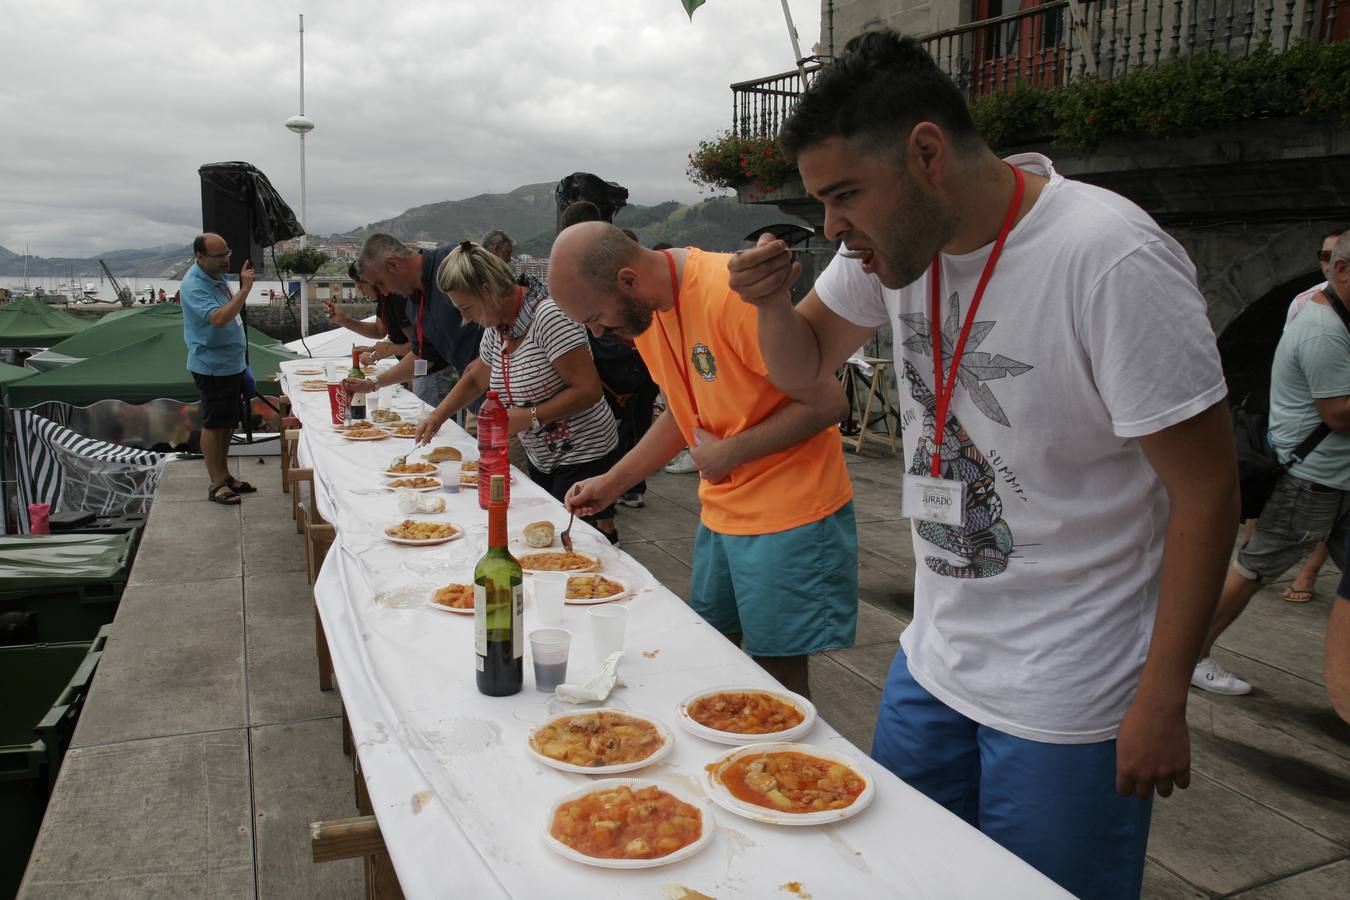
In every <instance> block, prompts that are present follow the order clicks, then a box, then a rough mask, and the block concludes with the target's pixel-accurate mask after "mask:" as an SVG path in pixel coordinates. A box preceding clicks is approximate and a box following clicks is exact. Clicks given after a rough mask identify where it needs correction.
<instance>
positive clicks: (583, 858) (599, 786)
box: [543, 778, 717, 869]
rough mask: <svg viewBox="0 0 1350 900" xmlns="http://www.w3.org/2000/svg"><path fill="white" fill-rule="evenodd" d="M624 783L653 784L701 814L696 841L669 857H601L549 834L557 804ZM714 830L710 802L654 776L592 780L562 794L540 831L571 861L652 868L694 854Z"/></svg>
mask: <svg viewBox="0 0 1350 900" xmlns="http://www.w3.org/2000/svg"><path fill="white" fill-rule="evenodd" d="M623 785H628V786H629V787H630V788H633V789H635V790H636V789H639V788H644V787H648V786H655V787H658V788H660V789H661V790H663V791H665V792H666V793H667V794H670V795H672V796H674V797H675V798H677V799H679V800H681V801H683V802H685V803H688V804H689V805H690V806H692V807H694V808H695V809H697V810H698V811H699V814H700V815H701V816H702V817H703V828H702V831H700V832H699V836H698V840H696V841H694V842H693V843H692V844H690V845H689V846H687V847H681V848H680V849H679V850H676V851H675V852H674V853H671V854H670V855H669V856H659V857H657V858H656V859H600V858H598V857H595V856H587V855H586V854H584V853H580V852H578V851H576V850H573V849H572V848H571V847H569V846H567V845H566V844H564V843H563V842H562V841H560V840H558V839H557V838H555V837H554V836H553V835H551V834H550V833H549V831H550V830H551V829H552V827H553V815H554V813H556V812H557V810H558V807H560V806H562V805H563V804H564V803H566V802H568V801H569V800H576V799H578V798H580V797H584V796H586V795H587V794H589V793H591V792H592V791H603V790H607V789H612V788H617V787H621V786H623ZM716 830H717V821H716V819H715V818H714V817H713V811H712V806H711V805H709V803H708V801H707V800H704V799H702V798H700V797H695V796H693V795H692V794H690V793H688V792H686V791H684V790H682V789H680V788H678V787H675V786H674V785H672V784H666V783H665V782H663V781H657V780H656V779H654V778H645V779H644V778H606V779H603V780H601V781H592V782H591V783H590V784H588V785H586V786H585V787H582V788H578V789H577V790H575V791H571V792H569V793H567V794H564V795H563V796H561V797H559V798H558V799H557V800H556V801H554V802H553V803H551V804H550V805H549V808H548V815H547V816H546V817H545V818H544V828H543V834H544V843H546V844H547V845H548V847H549V849H550V850H552V851H553V852H554V853H557V854H559V855H560V856H565V857H566V858H568V859H570V860H572V861H573V862H579V863H582V864H583V865H587V866H597V867H599V868H602V869H652V868H656V867H657V866H668V865H670V864H671V863H677V862H680V861H681V860H685V859H688V858H689V857H691V856H693V855H694V854H695V853H697V852H698V851H700V850H702V849H703V848H704V847H706V846H707V845H708V844H709V843H710V842H711V841H712V838H713V832H715V831H716Z"/></svg>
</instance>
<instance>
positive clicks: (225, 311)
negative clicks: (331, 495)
mask: <svg viewBox="0 0 1350 900" xmlns="http://www.w3.org/2000/svg"><path fill="white" fill-rule="evenodd" d="M192 252H193V255H194V256H195V257H196V261H195V262H194V263H193V264H192V266H191V268H189V269H188V270H187V274H185V275H184V276H183V281H182V286H181V288H180V291H181V293H182V305H183V341H184V343H186V344H187V348H188V355H187V367H188V371H189V372H191V373H192V380H193V381H195V382H196V383H197V389H198V390H199V391H201V397H202V399H201V415H202V438H201V444H202V455H203V456H204V457H206V471H207V474H208V475H209V476H210V478H211V487H210V489H208V490H207V493H206V498H207V499H208V500H210V501H211V502H212V503H221V504H224V505H226V506H237V505H238V504H239V495H240V494H251V493H253V491H254V490H256V488H254V487H253V485H251V484H249V483H248V482H247V481H240V480H239V479H238V478H235V477H234V476H233V475H231V474H230V470H229V454H230V435H231V434H233V433H234V429H235V426H237V425H238V424H239V412H240V409H241V408H242V406H243V376H244V368H245V366H246V362H245V357H244V323H243V322H242V321H240V319H239V313H240V312H241V311H242V310H243V308H244V302H245V301H246V300H247V299H248V294H249V291H251V290H253V266H252V264H251V263H248V262H245V263H244V268H243V270H242V271H240V273H239V290H238V291H237V292H236V291H232V290H231V289H230V282H229V281H228V279H227V278H226V277H225V273H226V272H228V271H229V270H230V247H229V245H228V244H226V243H225V239H224V238H222V237H221V236H220V235H218V234H210V233H207V234H203V235H199V236H198V237H197V238H196V239H195V240H193V242H192ZM161 293H162V292H161Z"/></svg>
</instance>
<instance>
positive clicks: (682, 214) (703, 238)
mask: <svg viewBox="0 0 1350 900" xmlns="http://www.w3.org/2000/svg"><path fill="white" fill-rule="evenodd" d="M556 221H557V212H556V210H555V209H554V185H553V184H551V183H550V184H527V185H524V186H522V187H518V188H516V189H515V190H513V191H510V192H508V193H505V194H479V195H478V196H476V197H468V198H466V199H463V200H445V201H442V202H439V203H428V204H426V205H424V206H415V207H413V208H412V209H409V210H406V211H405V212H403V213H401V214H399V215H397V216H394V217H393V218H389V219H384V220H382V221H379V222H372V223H370V224H369V225H365V226H363V227H361V228H355V229H353V230H351V231H348V232H345V233H343V234H335V235H331V236H330V237H329V238H328V240H338V241H357V242H359V241H363V240H365V239H366V238H367V237H369V236H370V235H372V234H375V233H376V232H381V231H382V232H385V233H387V234H392V235H394V236H395V237H397V238H401V239H402V240H405V241H434V242H436V243H438V244H439V243H446V242H449V241H462V240H473V241H477V240H480V239H482V237H483V235H484V234H486V233H487V232H489V231H491V230H493V229H501V230H502V231H505V232H506V233H507V234H509V235H511V237H512V238H513V239H514V241H515V246H516V252H517V253H525V254H529V255H531V256H540V257H546V256H548V251H549V248H550V247H551V246H552V245H553V236H554V228H555V223H556ZM780 222H791V223H794V224H798V225H804V224H806V223H805V222H802V221H801V220H800V219H796V218H793V217H792V216H789V215H786V214H784V213H782V212H780V211H779V210H778V209H777V208H776V207H773V206H755V205H742V204H740V203H738V202H737V201H736V198H735V197H710V198H708V199H706V200H703V201H700V202H698V203H677V202H676V201H673V200H669V201H666V202H665V203H658V204H656V205H655V206H640V205H630V206H625V207H624V208H623V209H621V210H619V213H618V215H617V216H615V218H614V224H615V225H618V226H619V227H620V228H630V229H632V230H633V231H635V232H637V235H638V240H639V241H641V242H642V243H643V244H644V245H645V246H648V247H650V246H652V245H653V244H656V243H659V242H665V243H667V244H671V245H673V246H676V247H685V246H690V247H701V248H703V249H704V250H736V249H739V248H740V247H742V246H743V243H742V239H743V238H744V237H745V235H747V234H749V233H750V232H751V231H754V230H755V229H757V228H761V227H763V226H765V225H771V224H775V223H780ZM313 237H314V239H315V240H316V241H319V240H321V239H323V236H322V235H314V236H313ZM100 259H102V260H105V261H106V262H107V263H108V267H109V268H111V269H112V271H113V274H115V275H117V276H118V277H119V278H120V277H133V276H134V277H140V278H147V277H148V278H165V279H171V278H180V277H182V274H183V272H184V271H186V269H187V267H188V265H189V264H191V262H192V247H191V245H188V244H184V245H181V246H175V245H165V246H160V247H151V248H147V249H142V250H111V251H109V252H107V253H101V254H99V255H97V256H91V257H87V258H82V259H80V258H70V257H51V258H47V257H41V256H31V255H30V256H29V257H28V275H29V277H33V278H42V277H53V276H54V277H59V278H64V277H66V276H67V275H68V274H70V273H74V274H75V275H76V276H96V275H98V274H99V272H100V270H99V266H98V261H99V260H100ZM23 267H24V257H23V255H22V254H21V253H15V252H14V251H13V250H10V249H8V248H5V247H0V275H3V276H18V275H22V274H23Z"/></svg>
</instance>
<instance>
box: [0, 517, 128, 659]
mask: <svg viewBox="0 0 1350 900" xmlns="http://www.w3.org/2000/svg"><path fill="white" fill-rule="evenodd" d="M135 539H136V534H135V533H134V532H128V533H125V534H23V535H7V536H3V537H0V612H10V611H19V612H31V613H32V614H33V619H34V624H35V626H36V629H37V632H36V635H35V636H34V637H33V638H30V640H37V641H43V642H47V643H55V642H62V641H90V640H93V638H94V635H95V634H97V633H98V630H99V628H101V627H102V626H104V625H107V624H108V623H109V622H111V621H112V620H113V615H114V614H115V613H116V612H117V603H118V601H119V600H121V599H122V590H123V589H124V588H125V587H126V583H127V576H128V574H129V572H130V570H131V561H132V557H133V556H134V553H135Z"/></svg>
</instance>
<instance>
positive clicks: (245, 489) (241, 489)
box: [230, 478, 258, 494]
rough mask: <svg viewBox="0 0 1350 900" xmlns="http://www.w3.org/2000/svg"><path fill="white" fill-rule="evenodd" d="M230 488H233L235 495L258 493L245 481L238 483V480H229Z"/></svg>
mask: <svg viewBox="0 0 1350 900" xmlns="http://www.w3.org/2000/svg"><path fill="white" fill-rule="evenodd" d="M230 487H231V488H233V489H234V490H235V492H236V493H240V494H256V493H257V492H258V489H257V488H255V487H254V486H253V485H251V484H249V483H248V482H247V481H240V480H239V479H238V478H231V479H230Z"/></svg>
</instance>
